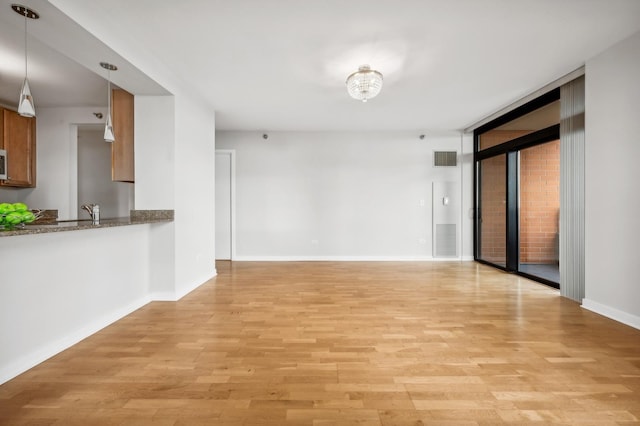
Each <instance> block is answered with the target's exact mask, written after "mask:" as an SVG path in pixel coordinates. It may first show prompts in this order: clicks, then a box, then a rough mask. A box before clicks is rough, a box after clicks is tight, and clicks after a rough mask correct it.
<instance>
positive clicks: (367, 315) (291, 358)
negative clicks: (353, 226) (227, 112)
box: [0, 262, 640, 426]
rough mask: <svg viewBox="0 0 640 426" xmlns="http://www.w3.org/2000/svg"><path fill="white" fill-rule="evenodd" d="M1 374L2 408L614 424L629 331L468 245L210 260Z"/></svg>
mask: <svg viewBox="0 0 640 426" xmlns="http://www.w3.org/2000/svg"><path fill="white" fill-rule="evenodd" d="M217 266H218V272H219V276H218V277H217V278H216V279H214V280H212V281H210V282H208V283H207V284H206V285H204V286H202V287H200V288H199V289H198V290H196V291H195V292H193V293H191V294H189V295H188V296H187V297H185V298H184V299H183V300H181V301H180V302H177V303H169V302H154V303H151V304H149V305H147V306H145V307H144V308H142V309H140V310H139V311H137V312H135V313H133V314H132V315H129V316H128V317H126V318H124V319H122V320H121V321H118V322H117V323H116V324H113V325H112V326H110V327H108V328H106V329H104V330H103V331H101V332H99V333H97V334H96V335H94V336H92V337H90V338H88V339H86V340H85V341H83V342H81V343H80V344H78V345H76V346H74V347H73V348H71V349H69V350H67V351H65V352H63V353H61V354H59V355H58V356H55V357H54V358H52V359H50V360H48V361H46V362H45V363H43V364H41V365H40V366H38V367H36V368H34V369H32V370H30V371H28V372H27V373H25V374H23V375H21V376H19V377H17V378H16V379H14V380H12V381H10V382H8V383H5V384H4V385H2V386H0V424H2V425H27V424H29V425H103V424H104V425H146V424H153V425H160V426H162V425H240V424H246V425H256V424H270V425H289V424H291V425H332V424H337V425H342V424H366V425H380V424H382V425H423V424H424V425H438V424H449V425H493V424H502V423H510V424H515V425H522V424H528V423H531V424H551V423H554V424H579V425H591V424H593V425H614V424H629V423H638V422H639V420H640V331H638V330H635V329H632V328H630V327H626V326H624V325H621V324H619V323H616V322H614V321H611V320H608V319H606V318H603V317H601V316H598V315H596V314H594V313H591V312H589V311H586V310H584V309H582V308H580V307H579V305H578V304H576V303H574V302H571V301H569V300H567V299H563V298H561V297H560V296H559V295H558V293H557V291H555V290H553V289H550V288H548V287H545V286H542V285H539V284H536V283H534V282H532V281H528V280H526V279H524V278H519V277H517V276H513V275H508V274H504V273H502V272H500V271H496V270H493V269H491V268H489V267H486V266H482V265H478V264H475V263H472V262H466V263H459V262H451V263H441V262H431V263H429V262H425V263H330V262H327V263H230V262H220V263H218V265H217Z"/></svg>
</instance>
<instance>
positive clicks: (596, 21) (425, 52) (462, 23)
mask: <svg viewBox="0 0 640 426" xmlns="http://www.w3.org/2000/svg"><path fill="white" fill-rule="evenodd" d="M50 3H52V4H53V5H55V6H56V7H58V8H60V10H62V11H63V12H64V13H66V14H67V15H68V16H70V17H71V18H72V19H74V20H75V21H77V22H78V23H79V24H80V25H82V26H83V27H85V28H87V29H88V30H90V31H91V32H92V33H93V34H94V35H95V36H97V37H98V38H100V39H101V40H103V41H104V42H105V43H106V44H108V45H109V46H110V47H111V48H113V49H114V50H115V51H116V52H118V53H119V54H121V55H123V57H126V58H127V59H128V60H129V61H130V62H131V63H132V64H134V65H135V66H137V67H138V68H140V69H141V70H142V71H145V72H147V73H149V74H150V75H151V77H153V78H156V79H157V81H158V82H159V83H160V84H162V85H164V87H168V86H170V85H172V84H173V85H175V86H176V87H178V86H179V87H180V88H183V89H184V90H185V91H188V92H190V93H192V94H195V95H196V96H200V97H201V98H202V99H203V100H204V101H205V102H206V103H207V104H209V105H211V106H212V107H213V108H214V109H215V110H216V127H217V128H219V129H225V130H307V131H322V130H329V131H334V130H335V131H343V130H349V131H351V130H353V131H365V130H376V131H380V130H451V129H461V128H464V127H466V126H468V125H469V124H471V123H473V122H475V121H476V120H479V119H481V118H483V117H484V116H486V115H488V114H490V113H492V112H494V111H496V110H498V109H500V108H502V107H504V106H505V105H508V104H510V103H511V102H513V101H515V100H517V99H519V98H521V97H522V96H525V95H526V94H528V93H530V92H532V91H534V90H536V89H538V88H540V87H542V86H544V85H545V84H547V83H548V82H550V81H553V80H555V79H557V78H559V77H561V76H563V75H565V74H567V73H569V72H571V71H573V70H575V69H576V68H579V67H580V66H582V65H583V64H584V63H585V61H586V60H587V59H589V58H591V57H593V56H595V55H597V54H598V53H600V52H602V51H603V50H605V49H606V48H608V47H610V46H611V45H613V44H615V43H616V42H618V41H620V40H622V39H624V38H626V37H628V36H630V35H631V34H633V33H635V32H637V31H640V1H637V0H607V1H604V0H530V1H513V0H406V1H397V0H396V1H390V0H376V1H373V2H372V1H363V0H351V1H348V2H345V1H338V0H323V1H315V2H314V1H300V0H269V1H264V0H235V1H230V0H207V1H204V0H200V1H198V0H180V1H178V0H164V1H160V2H159V1H157V0H136V1H130V0H105V1H103V2H87V1H86V0H50ZM6 10H7V12H6V14H8V13H9V12H11V11H10V9H9V8H8V6H6ZM2 14H3V15H5V12H3V13H2ZM11 18H14V17H11ZM18 18H19V17H18ZM6 19H7V17H3V22H2V24H3V25H4V21H5V20H6ZM18 26H19V24H18ZM3 31H4V30H3ZM70 56H74V52H71V53H70ZM106 59H108V58H106ZM362 64H369V65H371V66H372V68H374V69H377V70H379V71H380V72H382V73H383V74H384V87H383V89H382V92H381V94H380V95H379V96H378V97H376V98H375V99H373V100H371V101H369V102H367V103H361V102H358V101H355V100H353V99H351V98H350V97H349V96H348V95H347V92H346V88H345V79H346V77H347V76H348V75H349V74H350V73H351V72H353V71H355V70H357V68H358V66H360V65H362ZM34 72H35V70H34ZM170 80H171V81H170ZM121 83H122V84H125V85H126V82H124V81H123V82H121ZM32 88H33V87H32ZM171 89H172V88H171V87H170V90H171ZM18 90H19V84H18ZM34 92H35V89H34ZM34 96H36V94H35V93H34ZM36 102H37V99H36Z"/></svg>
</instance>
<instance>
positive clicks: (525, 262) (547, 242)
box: [518, 140, 560, 283]
mask: <svg viewBox="0 0 640 426" xmlns="http://www.w3.org/2000/svg"><path fill="white" fill-rule="evenodd" d="M518 163H519V164H518V169H519V173H518V175H519V182H518V192H519V195H520V200H519V201H520V202H519V209H518V210H519V214H520V217H519V225H520V226H519V228H520V229H519V231H520V234H519V241H520V248H519V256H518V257H519V264H518V271H520V272H522V273H525V274H527V275H533V276H536V277H540V278H543V279H546V280H549V281H553V282H556V283H558V282H559V281H560V267H559V265H560V260H559V259H560V258H559V254H560V225H559V224H560V141H559V140H555V141H552V142H547V143H544V144H541V145H536V146H533V147H531V148H526V149H523V150H521V151H519V162H518Z"/></svg>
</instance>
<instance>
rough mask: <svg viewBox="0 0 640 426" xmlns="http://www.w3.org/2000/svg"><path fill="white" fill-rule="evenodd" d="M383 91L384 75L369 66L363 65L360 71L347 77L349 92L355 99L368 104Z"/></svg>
mask: <svg viewBox="0 0 640 426" xmlns="http://www.w3.org/2000/svg"><path fill="white" fill-rule="evenodd" d="M380 90H382V74H381V73H380V72H378V71H376V70H372V69H371V67H369V65H361V66H360V68H358V71H356V72H354V73H353V74H351V75H350V76H349V77H347V91H348V92H349V95H350V96H351V97H352V98H353V99H357V100H359V101H362V102H367V100H369V99H371V98H375V97H376V96H378V94H379V93H380Z"/></svg>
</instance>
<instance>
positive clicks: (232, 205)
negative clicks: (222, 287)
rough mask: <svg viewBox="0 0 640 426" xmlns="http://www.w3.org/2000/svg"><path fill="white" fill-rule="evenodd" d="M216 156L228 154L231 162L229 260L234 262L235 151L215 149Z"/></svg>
mask: <svg viewBox="0 0 640 426" xmlns="http://www.w3.org/2000/svg"><path fill="white" fill-rule="evenodd" d="M215 153H216V154H225V155H226V154H228V155H229V157H230V160H231V201H230V203H231V259H230V260H236V150H235V149H216V150H215Z"/></svg>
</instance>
